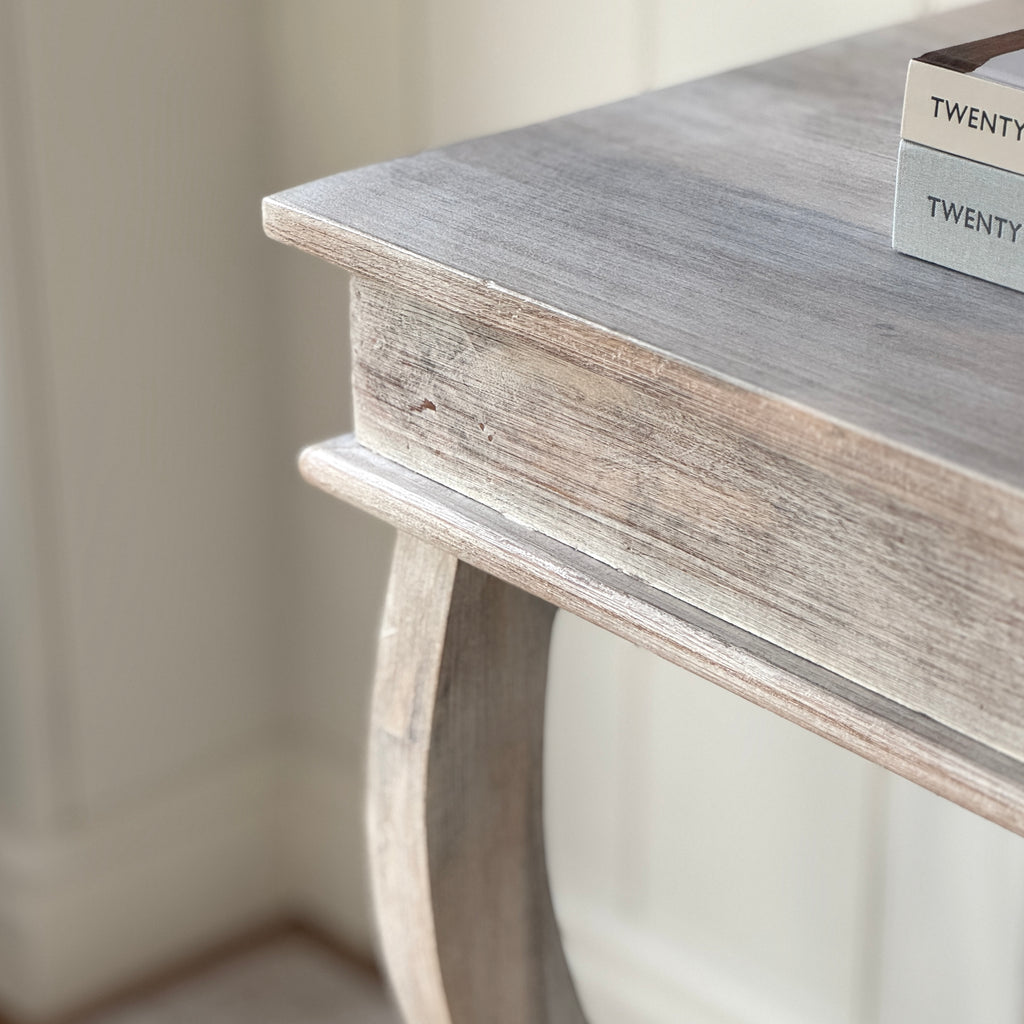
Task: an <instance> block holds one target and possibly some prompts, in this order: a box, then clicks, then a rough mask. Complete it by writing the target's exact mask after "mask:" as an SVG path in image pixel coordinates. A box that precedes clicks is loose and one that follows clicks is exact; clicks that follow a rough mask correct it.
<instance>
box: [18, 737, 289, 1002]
mask: <svg viewBox="0 0 1024 1024" xmlns="http://www.w3.org/2000/svg"><path fill="white" fill-rule="evenodd" d="M279 829H280V755H279V753H278V752H277V751H276V750H274V748H273V747H270V746H268V747H266V748H264V749H262V750H256V751H253V752H251V753H247V754H245V755H241V756H239V757H238V758H237V759H235V760H234V761H232V762H231V763H229V764H225V765H223V766H222V767H220V768H219V769H217V770H210V771H207V772H206V773H205V774H204V775H203V776H202V777H201V778H198V779H193V780H191V781H189V782H186V783H182V784H181V785H180V786H177V787H171V788H169V789H168V790H166V791H165V792H163V793H161V794H158V795H156V796H153V797H150V798H149V799H147V800H146V801H145V802H144V803H141V804H132V805H131V806H130V807H127V808H125V809H123V810H122V811H121V812H120V813H116V814H110V815H107V816H105V817H104V818H102V819H101V820H99V821H96V822H94V823H91V824H90V825H89V826H88V827H84V828H80V829H77V830H74V831H73V832H60V833H54V834H51V835H37V836H24V835H16V834H13V833H0V1005H2V1006H3V1008H4V1009H5V1010H6V1011H7V1012H8V1014H10V1015H11V1016H13V1017H15V1018H16V1019H18V1020H25V1021H37V1020H46V1019H51V1018H56V1017H58V1016H59V1015H60V1014H62V1013H64V1012H65V1011H67V1010H69V1009H70V1008H73V1007H76V1006H81V1005H84V1004H86V1003H88V1002H90V1001H91V1000H93V999H95V998H97V997H98V996H101V995H103V994H104V993H108V992H111V991H116V990H118V989H120V988H123V987H124V986H125V985H126V984H127V983H129V982H130V981H131V980H133V979H135V978H138V977H142V976H146V975H148V974H152V973H153V972H154V971H159V970H160V969H162V967H163V966H164V965H166V964H167V963H173V962H175V961H178V960H181V959H182V958H183V957H187V956H188V955H189V954H190V952H191V951H194V950H195V949H197V948H200V949H201V948H208V947H210V946H211V945H214V944H216V943H218V942H223V941H225V940H227V939H228V938H230V937H231V936H235V935H238V934H239V933H241V932H244V931H247V930H251V929H252V928H254V927H257V926H259V925H261V924H262V923H264V922H266V921H268V920H272V919H275V918H280V917H281V916H282V915H283V914H284V913H285V908H286V905H287V903H286V890H287V886H286V885H285V884H284V881H283V874H282V865H281V857H280V846H279V842H278V839H279Z"/></svg>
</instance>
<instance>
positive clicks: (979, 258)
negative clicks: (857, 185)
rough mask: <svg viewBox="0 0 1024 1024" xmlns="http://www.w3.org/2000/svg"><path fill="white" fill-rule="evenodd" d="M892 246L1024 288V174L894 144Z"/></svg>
mask: <svg viewBox="0 0 1024 1024" xmlns="http://www.w3.org/2000/svg"><path fill="white" fill-rule="evenodd" d="M892 244H893V248H894V249H897V250H898V251H899V252H903V253H907V254H908V255H910V256H917V257H919V258H920V259H923V260H928V262H929V263H938V264H940V265H942V266H944V267H950V268H952V269H953V270H959V271H961V272H962V273H965V274H971V275H972V276H974V277H981V278H984V279H985V280H986V281H994V282H995V283H996V284H1001V285H1005V286H1006V287H1008V288H1015V289H1017V291H1024V177H1021V176H1020V175H1018V174H1012V173H1011V172H1010V171H1003V170H1000V169H998V168H995V167H989V166H988V165H986V164H980V163H976V162H975V161H972V160H964V159H961V158H960V157H956V156H951V155H950V154H948V153H943V152H940V151H939V150H936V149H929V148H927V147H925V146H919V145H917V144H916V143H913V142H907V141H906V140H904V141H902V142H900V155H899V163H898V166H897V171H896V204H895V210H894V214H893V234H892Z"/></svg>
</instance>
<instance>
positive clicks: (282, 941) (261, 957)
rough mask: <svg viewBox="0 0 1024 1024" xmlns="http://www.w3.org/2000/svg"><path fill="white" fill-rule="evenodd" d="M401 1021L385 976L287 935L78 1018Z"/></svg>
mask: <svg viewBox="0 0 1024 1024" xmlns="http://www.w3.org/2000/svg"><path fill="white" fill-rule="evenodd" d="M197 1022H202V1024H399V1017H398V1014H397V1012H396V1011H395V1010H394V1008H393V1007H392V1005H391V1003H390V1001H389V999H388V997H387V994H386V993H385V992H384V990H383V988H382V987H381V983H380V981H379V980H378V979H377V978H375V977H374V976H373V975H372V974H371V973H370V972H369V971H367V970H366V969H365V968H363V967H358V966H353V965H352V964H350V963H349V962H347V961H345V960H344V959H343V958H342V957H341V956H340V955H339V954H338V953H336V952H335V951H333V950H332V949H329V948H327V947H326V946H325V945H324V944H322V943H320V942H318V941H316V940H315V939H313V938H311V937H309V936H306V935H303V934H285V935H282V936H280V937H278V938H274V939H269V940H268V941H267V942H265V943H261V944H260V945H259V946H257V947H256V948H253V949H250V950H247V951H244V952H241V953H236V954H235V955H233V956H230V957H228V958H226V959H224V960H221V961H219V962H217V963H215V964H213V965H211V966H209V967H206V968H204V969H202V970H201V971H198V972H196V973H194V974H192V975H189V976H187V977H185V978H182V979H179V980H177V981H174V982H172V983H170V984H167V985H166V986H162V987H156V988H153V989H151V990H150V991H148V992H146V993H145V994H143V995H140V996H137V997H135V998H132V999H126V1000H124V1001H122V1002H119V1003H118V1004H117V1005H115V1006H113V1007H110V1008H108V1009H105V1010H101V1011H97V1012H94V1013H92V1014H89V1015H88V1016H86V1017H82V1018H79V1019H78V1020H77V1021H76V1024H197Z"/></svg>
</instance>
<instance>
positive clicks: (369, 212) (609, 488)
mask: <svg viewBox="0 0 1024 1024" xmlns="http://www.w3.org/2000/svg"><path fill="white" fill-rule="evenodd" d="M1013 10H1014V8H1013V7H1012V5H1009V4H1006V3H1001V2H1000V3H994V4H987V5H984V6H982V7H979V8H974V9H972V10H971V11H970V12H969V13H968V12H957V13H954V14H950V15H944V16H942V17H940V18H934V19H930V20H927V21H923V22H918V23H914V24H913V25H911V26H903V27H900V28H897V29H892V30H886V31H884V32H880V33H874V34H871V35H869V36H865V37H861V38H859V39H854V40H850V41H846V42H844V43H840V44H834V45H831V46H826V47H822V48H820V49H817V50H814V51H809V52H807V53H804V54H798V55H796V56H794V57H788V58H784V59H782V60H778V61H772V62H769V63H766V64H763V65H759V66H758V67H755V68H751V69H745V70H743V71H739V72H733V73H730V74H728V75H724V76H719V77H717V78H713V79H708V80H706V81H703V82H698V83H693V84H690V85H686V86H681V87H678V88H675V89H669V90H665V91H663V92H660V93H656V94H651V95H648V96H642V97H639V98H637V99H635V100H630V101H627V102H625V103H621V104H615V105H612V106H610V107H605V108H601V109H599V110H595V111H589V112H585V113H583V114H578V115H573V116H571V117H568V118H563V119H560V120H558V121H554V122H549V123H547V124H545V125H539V126H535V127H533V128H529V129H523V130H521V131H517V132H512V133H508V134H506V135H501V136H495V137H493V138H490V139H483V140H477V141H474V142H471V143H466V144H463V145H459V146H454V147H450V148H448V149H445V150H441V151H437V152H434V153H427V154H423V155H421V156H419V157H415V158H412V159H410V160H405V161H396V162H394V163H392V164H388V165H384V166H381V167H377V168H370V169H366V170H363V171H358V172H353V173H352V174H347V175H342V176H339V177H336V178H331V179H325V180H324V181H322V182H316V183H313V184H312V185H308V186H303V187H301V188H300V189H296V190H292V191H290V192H288V193H283V194H281V195H279V196H277V197H272V198H271V199H269V200H268V201H267V204H266V208H265V209H266V222H267V228H268V231H269V232H270V233H271V234H272V235H274V236H275V237H279V238H282V239H284V240H286V241H291V242H293V243H295V244H298V245H300V246H302V247H304V248H307V249H310V250H311V251H314V252H317V253H319V254H321V255H325V256H327V257H328V258H330V259H333V260H336V261H337V262H341V263H343V264H345V265H347V266H350V267H352V268H353V269H355V270H357V271H358V272H359V274H360V275H363V276H364V277H365V278H366V279H367V280H366V283H365V284H363V285H360V286H357V289H356V303H355V308H354V318H355V340H356V353H355V386H356V433H357V435H358V436H359V437H360V439H361V440H362V441H363V442H364V443H365V444H367V445H368V446H369V447H372V448H373V449H375V450H377V451H379V452H381V453H383V454H386V455H388V456H389V457H391V458H393V459H395V460H397V461H400V462H402V463H403V464H405V465H407V466H409V467H411V468H413V469H415V470H417V471H418V472H421V473H424V474H426V475H429V476H431V477H433V478H435V479H438V480H440V481H441V482H444V483H446V484H447V485H449V486H451V487H453V488H454V489H457V490H459V491H462V492H463V493H466V494H469V495H471V496H473V497H475V498H477V499H479V500H481V501H484V502H485V503H487V504H490V505H492V506H493V507H495V508H497V509H499V510H500V511H503V512H505V513H506V514H508V515H509V516H511V517H512V518H515V519H517V520H518V521H520V522H522V523H525V524H526V525H529V526H532V527H534V528H536V529H539V530H542V531H545V532H547V533H549V534H550V535H551V536H553V537H554V538H556V539H558V540H561V541H563V542H566V543H568V544H571V545H573V546H575V547H579V548H580V549H582V550H584V551H586V552H588V553H589V554H592V555H594V556H596V557H598V558H599V559H601V560H603V561H606V562H608V563H609V564H610V565H612V566H613V567H615V568H619V569H622V570H624V571H626V572H628V573H630V574H633V575H636V576H638V577H640V578H642V579H644V580H645V581H647V582H650V583H653V584H654V585H656V586H658V587H660V588H663V589H665V590H667V591H668V592H669V593H671V594H673V595H674V596H676V597H680V598H682V599H684V600H686V601H688V602H691V603H694V604H696V605H698V606H700V607H702V608H704V609H705V610H707V611H709V612H711V613H712V614H713V615H715V616H716V617H719V618H724V619H726V620H728V621H731V622H733V623H734V624H736V625H738V626H740V627H741V628H742V629H744V630H745V631H748V632H752V633H755V634H757V635H760V636H762V637H764V638H766V639H767V640H769V641H770V642H771V643H773V644H775V645H777V646H781V647H786V648H789V649H791V650H793V651H794V652H795V653H797V654H799V655H800V656H801V657H804V658H806V659H808V660H810V661H814V662H816V663H818V664H821V665H822V666H824V667H825V668H827V669H829V670H831V671H834V672H836V673H837V674H839V675H842V676H844V677H847V678H849V679H851V680H853V681H855V682H857V683H858V684H860V685H864V686H866V687H869V688H871V689H874V690H876V691H877V692H878V693H880V694H883V695H885V696H888V697H891V698H893V699H895V700H897V701H898V702H899V703H901V704H904V705H906V706H908V707H911V708H913V709H915V710H917V711H920V712H922V713H924V714H927V715H928V716H929V717H932V718H934V719H936V720H937V721H941V722H943V723H944V724H945V725H947V726H949V727H951V728H953V729H955V730H957V731H961V732H963V733H965V734H966V735H968V736H971V737H973V738H975V739H978V740H980V741H982V742H983V743H985V744H986V745H991V746H995V747H998V748H999V749H1001V750H1003V751H1004V752H1006V753H1009V754H1011V755H1013V756H1018V755H1020V754H1021V753H1022V752H1024V693H1022V692H1021V690H1020V687H1019V679H1020V678H1021V674H1022V668H1024V456H1022V449H1021V447H1020V443H1019V439H1020V437H1022V436H1024V347H1022V345H1021V343H1020V325H1021V316H1022V314H1024V297H1022V296H1020V295H1014V294H1011V293H1007V292H1006V291H1004V290H1002V289H998V288H994V287H990V286H987V285H985V284H983V283H980V282H976V281H968V280H966V279H964V278H963V277H961V276H959V275H954V274H950V273H949V272H947V271H944V270H942V269H941V268H935V267H927V266H924V265H923V264H921V263H919V262H915V261H910V260H907V259H905V258H901V257H899V256H898V255H896V254H894V253H892V252H891V251H890V248H889V219H890V212H891V203H892V177H893V172H894V165H895V155H896V143H897V138H898V121H899V111H900V99H901V92H902V86H903V76H904V71H905V67H906V59H907V55H908V54H911V55H912V54H914V53H919V52H921V51H922V50H923V49H926V48H928V46H929V45H930V44H931V42H933V41H934V42H935V43H936V45H941V44H942V43H944V42H949V41H952V40H955V39H956V38H963V37H964V36H965V35H977V34H979V31H981V32H983V31H985V30H986V27H993V28H994V29H995V28H998V27H1000V24H1001V22H1002V21H1004V20H1005V19H1007V18H1009V17H1011V15H1012V12H1013ZM968 25H970V29H969V30H968V27H967V26H968ZM797 153H799V159H794V154H797ZM375 280H377V281H386V282H387V283H388V287H387V288H386V289H382V288H379V287H377V286H375V285H374V284H372V282H373V281H375Z"/></svg>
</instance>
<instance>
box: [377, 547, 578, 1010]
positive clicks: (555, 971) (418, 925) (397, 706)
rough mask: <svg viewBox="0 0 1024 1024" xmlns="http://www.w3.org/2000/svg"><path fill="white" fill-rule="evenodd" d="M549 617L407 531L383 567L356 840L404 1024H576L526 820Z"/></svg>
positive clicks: (539, 744)
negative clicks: (384, 595) (364, 798)
mask: <svg viewBox="0 0 1024 1024" xmlns="http://www.w3.org/2000/svg"><path fill="white" fill-rule="evenodd" d="M554 612H555V609H554V608H553V607H552V606H551V605H549V604H547V603H545V602H544V601H541V600H540V599H539V598H535V597H532V596H530V595H529V594H526V593H524V592H523V591H520V590H517V589H516V588H515V587H512V586H509V585H508V584H507V583H503V582H501V581H500V580H497V579H495V578H493V577H491V576H488V575H487V574H486V573H483V572H480V571H479V570H477V569H474V568H472V567H471V566H468V565H466V564H465V563H464V562H460V561H459V560H458V559H457V558H455V557H454V556H453V555H449V554H446V553H444V552H442V551H438V550H436V549H434V548H432V547H430V546H428V545H426V544H424V543H422V542H420V541H418V540H415V539H414V538H412V537H408V536H401V537H400V538H399V541H398V547H397V549H396V552H395V559H394V564H393V566H392V571H391V586H390V590H389V593H388V600H387V606H386V610H385V613H384V625H383V628H382V631H381V641H380V649H379V651H378V655H377V657H378V663H377V678H376V684H375V689H374V703H373V719H372V726H371V729H372V737H371V741H370V742H371V748H370V779H369V784H370V795H369V832H370V859H371V872H372V876H373V886H374V899H375V903H376V909H377V917H378V922H379V926H380V932H381V942H382V945H383V952H384V958H385V961H386V964H387V969H388V973H389V975H390V978H391V983H392V985H393V986H394V989H395V992H396V994H397V996H398V1000H399V1004H400V1005H401V1008H402V1012H403V1013H404V1015H405V1019H406V1020H407V1021H408V1022H409V1024H583V1022H584V1016H583V1013H582V1011H581V1009H580V1005H579V1002H578V1000H577V997H576V992H575V989H574V987H573V983H572V979H571V977H570V975H569V970H568V967H567V966H566V962H565V956H564V954H563V952H562V945H561V940H560V938H559V934H558V928H557V926H556V924H555V918H554V913H553V911H552V908H551V897H550V893H549V890H548V879H547V867H546V864H545V859H544V837H543V828H542V813H541V791H542V766H541V757H542V749H543V733H544V693H545V688H546V684H547V655H548V645H549V641H550V635H551V624H552V620H553V617H554Z"/></svg>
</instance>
